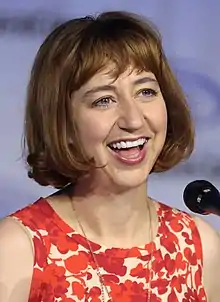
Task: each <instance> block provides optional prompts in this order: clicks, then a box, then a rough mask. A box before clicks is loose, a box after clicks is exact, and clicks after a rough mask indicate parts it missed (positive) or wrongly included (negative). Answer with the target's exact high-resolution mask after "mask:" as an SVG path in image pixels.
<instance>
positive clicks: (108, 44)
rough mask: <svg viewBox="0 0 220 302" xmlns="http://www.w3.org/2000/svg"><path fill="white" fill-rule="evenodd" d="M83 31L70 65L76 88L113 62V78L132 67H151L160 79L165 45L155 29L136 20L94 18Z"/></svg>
mask: <svg viewBox="0 0 220 302" xmlns="http://www.w3.org/2000/svg"><path fill="white" fill-rule="evenodd" d="M114 21H115V20H114ZM118 23H119V24H118ZM151 31H152V29H151ZM83 35H84V37H83V38H82V39H81V43H79V45H78V46H77V48H76V52H75V54H74V57H75V60H74V62H72V63H74V64H72V68H71V86H72V88H73V87H74V90H77V89H79V88H80V87H81V86H82V85H83V84H85V83H86V82H87V81H88V80H89V79H91V78H92V77H93V76H94V75H95V74H96V73H97V72H100V71H101V70H103V69H106V68H109V66H111V65H112V69H110V71H109V73H111V76H112V77H113V78H114V79H116V78H117V77H118V76H119V75H120V74H122V73H123V72H125V71H126V70H127V69H128V68H129V67H132V70H134V69H135V70H137V72H142V71H150V72H152V73H153V74H154V75H155V77H156V78H157V79H158V77H160V74H161V61H162V60H161V56H162V55H161V52H162V47H161V42H160V38H159V36H157V35H155V32H153V33H152V32H149V29H144V28H142V27H141V26H140V25H138V24H134V23H133V24H130V23H129V22H127V24H125V22H123V23H121V22H113V23H112V22H109V23H108V22H106V20H105V23H104V22H103V23H102V22H99V20H95V21H93V23H92V24H90V26H89V27H88V28H86V30H85V32H84V33H83Z"/></svg>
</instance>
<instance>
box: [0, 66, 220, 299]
mask: <svg viewBox="0 0 220 302" xmlns="http://www.w3.org/2000/svg"><path fill="white" fill-rule="evenodd" d="M112 68H113V66H108V68H106V69H105V70H102V71H101V72H99V73H97V74H96V75H95V76H94V77H93V78H92V79H90V80H89V81H88V82H87V83H86V84H85V85H84V86H83V87H81V88H80V89H79V90H78V91H76V92H75V93H74V95H73V96H72V103H73V115H74V116H75V118H76V125H77V128H78V132H79V137H80V139H81V143H82V146H83V147H84V149H85V150H86V152H87V155H88V156H89V157H93V158H94V159H95V163H96V166H97V167H99V168H95V169H93V170H92V171H91V173H90V174H89V175H87V176H86V177H83V178H81V179H79V181H78V183H77V184H76V186H75V187H74V190H73V188H71V187H69V188H68V189H67V190H68V192H67V190H66V191H65V190H64V191H61V192H60V193H59V194H54V195H52V196H49V197H48V198H47V199H48V202H49V203H50V204H51V206H52V207H53V208H54V209H55V211H57V212H58V213H59V215H60V217H61V218H62V219H64V220H65V221H66V222H67V223H68V224H69V225H70V226H72V227H73V228H75V229H76V230H77V231H78V232H79V233H81V230H80V228H79V226H78V223H77V221H76V216H75V215H77V217H78V218H79V219H80V222H81V223H82V225H83V228H84V230H85V232H86V235H87V237H88V238H89V239H90V240H92V241H95V242H98V243H101V244H104V245H106V246H109V247H112V246H114V247H116V246H117V247H118V246H120V247H131V246H138V245H142V244H146V243H147V242H148V241H150V240H152V236H153V237H154V236H155V234H156V232H157V226H158V224H157V215H156V207H157V205H156V202H153V201H152V200H151V199H150V198H149V197H148V196H147V186H146V180H147V179H148V175H149V173H150V171H151V169H152V167H153V165H154V163H155V161H156V159H157V158H158V155H159V154H160V152H161V150H162V148H163V145H164V142H165V138H166V131H167V111H166V106H165V102H164V99H163V96H162V94H161V91H160V87H159V85H158V83H157V81H156V79H155V76H154V75H153V74H152V73H150V72H142V73H137V72H136V71H135V70H134V69H133V68H132V67H131V68H128V70H126V71H125V72H124V73H123V74H122V75H120V76H119V77H118V78H117V79H116V80H114V79H113V78H112V77H111V76H110V74H109V71H110V70H112ZM97 86H102V88H99V89H98V90H97V89H96V91H95V92H94V89H95V88H97ZM103 86H105V87H104V88H103ZM106 86H108V87H106ZM91 90H92V91H93V92H91ZM89 91H90V92H89ZM143 136H145V137H148V138H149V141H148V142H147V146H146V147H147V153H146V157H145V158H144V160H143V161H142V162H141V163H139V164H137V165H133V166H130V165H126V164H123V163H121V162H120V161H118V160H117V159H116V158H115V156H114V154H113V152H112V150H110V149H109V147H108V144H109V143H111V142H112V141H115V140H118V139H120V140H125V139H131V138H137V137H143ZM67 193H68V194H67ZM134 201H135V202H134ZM73 205H74V207H75V213H74V211H73ZM150 216H151V218H152V220H150V219H149V217H150ZM195 220H196V223H197V225H198V228H199V231H200V234H201V240H202V245H203V254H204V285H205V289H206V292H207V296H208V301H211V302H217V301H219V296H220V290H219V284H218V283H219V282H218V280H220V279H219V278H220V262H219V258H220V257H219V255H220V240H219V236H218V234H217V233H216V232H215V231H214V230H213V228H212V227H211V226H210V225H208V224H207V223H206V222H204V221H203V220H201V219H199V218H195ZM150 223H151V224H152V234H151V233H150V232H149V229H150ZM116 234H117V236H116ZM210 255H211V257H210ZM12 259H13V260H12ZM32 269H33V246H32V242H31V240H30V239H29V237H28V235H27V233H26V232H25V231H24V229H23V228H21V227H20V225H18V223H17V222H15V221H14V220H12V219H10V218H6V219H4V220H3V221H2V222H1V223H0V284H1V286H0V301H5V302H15V301H16V302H24V301H28V293H29V289H30V280H31V276H32Z"/></svg>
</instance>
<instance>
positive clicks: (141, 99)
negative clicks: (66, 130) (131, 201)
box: [73, 66, 167, 188]
mask: <svg viewBox="0 0 220 302" xmlns="http://www.w3.org/2000/svg"><path fill="white" fill-rule="evenodd" d="M111 67H112V66H109V68H106V69H105V70H103V71H101V72H99V73H97V74H96V75H95V76H94V77H93V78H91V79H90V80H89V81H88V82H87V83H86V84H85V85H83V86H82V87H81V88H80V89H79V90H77V91H76V92H75V93H74V95H73V110H74V116H75V119H76V120H75V122H76V125H77V129H78V135H79V137H80V140H81V143H82V145H83V148H84V149H85V152H86V154H87V155H88V156H89V157H90V158H94V160H95V164H96V166H97V167H102V168H97V169H95V171H94V172H93V173H94V174H95V175H94V177H93V180H94V181H96V182H97V185H98V186H102V184H103V185H104V183H105V184H106V182H107V183H110V184H111V185H114V186H119V187H120V186H122V187H127V188H132V187H137V186H139V185H141V184H143V183H144V182H145V181H146V179H147V177H148V175H149V173H150V171H151V170H152V168H153V166H154V164H155V161H156V160H157V157H158V155H159V154H160V152H161V149H162V148H163V145H164V142H165V138H166V130H167V111H166V106H165V102H164V99H163V96H162V94H161V91H160V87H159V84H158V82H157V80H156V78H155V76H154V74H153V73H151V72H145V71H144V72H141V73H138V72H137V71H135V70H132V69H128V70H126V71H125V72H124V73H123V74H121V75H120V76H119V77H118V78H117V79H116V80H114V79H113V78H112V77H111V75H110V73H109V71H110V70H111Z"/></svg>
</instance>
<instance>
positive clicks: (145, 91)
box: [138, 88, 158, 97]
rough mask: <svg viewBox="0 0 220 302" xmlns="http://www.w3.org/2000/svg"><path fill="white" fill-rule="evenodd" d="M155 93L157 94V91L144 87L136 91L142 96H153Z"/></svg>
mask: <svg viewBox="0 0 220 302" xmlns="http://www.w3.org/2000/svg"><path fill="white" fill-rule="evenodd" d="M157 94H158V92H157V91H156V90H154V89H152V88H144V89H141V90H140V91H139V92H138V95H141V96H144V97H153V96H157Z"/></svg>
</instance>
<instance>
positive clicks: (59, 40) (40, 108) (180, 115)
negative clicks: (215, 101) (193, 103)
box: [24, 12, 194, 188]
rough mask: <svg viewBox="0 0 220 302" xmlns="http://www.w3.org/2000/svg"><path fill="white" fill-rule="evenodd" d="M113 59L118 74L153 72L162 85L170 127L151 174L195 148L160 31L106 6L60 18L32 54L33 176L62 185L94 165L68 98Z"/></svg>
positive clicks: (29, 144) (28, 128)
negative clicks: (93, 14) (95, 14)
mask: <svg viewBox="0 0 220 302" xmlns="http://www.w3.org/2000/svg"><path fill="white" fill-rule="evenodd" d="M110 62H111V63H112V62H113V63H114V66H115V69H114V73H115V76H116V77H117V76H118V75H120V74H121V73H123V71H125V70H126V69H127V67H128V66H129V65H132V66H134V68H135V69H138V70H139V71H143V70H147V71H151V72H153V73H154V75H155V76H156V78H157V80H158V83H159V85H160V88H161V91H162V94H163V97H164V100H165V102H166V107H167V112H168V128H167V137H166V142H165V145H164V148H163V150H162V152H161V154H160V156H159V158H158V160H157V162H156V164H155V166H154V167H153V170H152V172H161V171H165V170H168V169H170V168H171V167H173V166H175V165H176V164H178V163H179V162H180V161H182V160H183V159H186V158H187V157H188V156H189V155H190V154H191V152H192V150H193V146H194V129H193V126H192V121H191V117H190V111H189V109H188V106H187V104H186V100H185V97H184V94H183V93H182V90H181V87H180V85H179V83H178V81H177V80H176V78H175V76H174V75H173V73H172V71H171V69H170V67H169V64H168V62H167V59H166V57H165V54H164V53H163V48H162V43H161V37H160V34H159V33H158V31H157V30H156V29H155V28H154V26H153V25H152V24H151V23H150V22H149V21H146V20H145V19H142V18H140V17H139V16H137V15H134V14H130V13H126V12H105V13H102V14H100V15H99V16H98V17H96V18H95V17H85V18H79V19H73V20H70V21H68V22H66V23H64V24H61V25H60V26H59V27H57V28H56V29H55V30H54V31H53V32H52V33H51V34H50V35H49V36H48V37H47V38H46V39H45V41H44V42H43V44H42V45H41V47H40V49H39V51H38V53H37V56H36V58H35V62H34V64H33V68H32V72H31V76H30V82H29V85H28V91H27V104H26V113H25V129H24V130H25V132H24V150H25V153H24V154H25V156H26V157H27V163H28V165H29V168H30V169H29V177H31V178H33V179H35V181H36V182H38V183H39V184H41V185H45V186H46V185H52V186H54V187H56V188H61V187H63V186H65V185H67V184H68V183H70V182H74V181H76V180H77V178H78V177H79V176H80V175H82V173H86V172H87V171H88V170H89V169H90V168H91V164H92V162H91V161H90V160H88V159H87V158H86V156H85V152H84V151H83V150H82V148H81V144H80V141H79V138H78V136H77V129H76V125H74V118H73V116H72V110H71V96H72V93H73V92H74V91H76V90H77V89H79V88H80V87H81V86H82V85H83V84H85V83H86V82H87V81H88V80H89V79H90V78H91V77H92V76H93V75H94V74H95V73H97V72H98V71H100V70H101V69H102V68H104V67H105V66H106V64H108V63H110Z"/></svg>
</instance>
